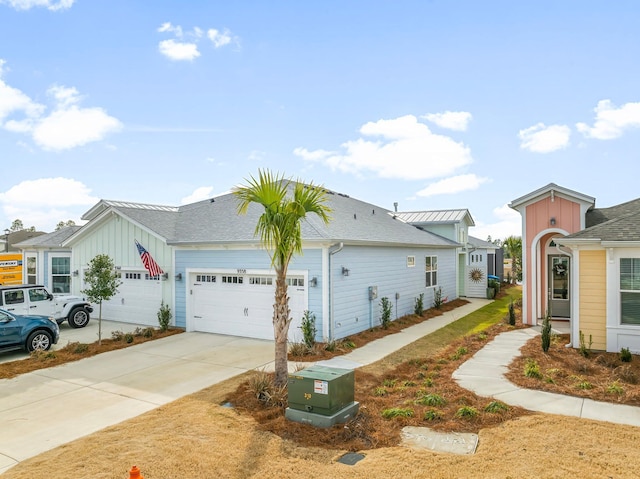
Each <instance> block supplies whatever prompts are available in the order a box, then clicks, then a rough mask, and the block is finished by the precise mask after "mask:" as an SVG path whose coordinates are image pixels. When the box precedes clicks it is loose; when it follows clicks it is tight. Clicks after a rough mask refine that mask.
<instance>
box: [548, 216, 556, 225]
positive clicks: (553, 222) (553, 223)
mask: <svg viewBox="0 0 640 479" xmlns="http://www.w3.org/2000/svg"><path fill="white" fill-rule="evenodd" d="M549 223H551V226H555V225H556V219H555V217H553V216H552V217H551V219H550V220H549Z"/></svg>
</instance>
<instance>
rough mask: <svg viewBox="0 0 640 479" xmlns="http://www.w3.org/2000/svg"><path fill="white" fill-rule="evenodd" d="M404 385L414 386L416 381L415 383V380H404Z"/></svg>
mask: <svg viewBox="0 0 640 479" xmlns="http://www.w3.org/2000/svg"><path fill="white" fill-rule="evenodd" d="M402 385H403V386H404V387H405V388H412V387H414V386H415V385H416V383H415V382H414V381H404V382H403V383H402Z"/></svg>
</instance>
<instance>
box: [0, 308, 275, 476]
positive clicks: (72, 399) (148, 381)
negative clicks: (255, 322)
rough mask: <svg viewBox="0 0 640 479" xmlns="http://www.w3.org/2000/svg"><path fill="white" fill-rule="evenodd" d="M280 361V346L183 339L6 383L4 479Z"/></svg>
mask: <svg viewBox="0 0 640 479" xmlns="http://www.w3.org/2000/svg"><path fill="white" fill-rule="evenodd" d="M104 326H105V324H104V323H103V327H104ZM126 326H127V329H124V330H125V331H130V330H132V329H134V328H135V325H130V324H127V325H126ZM67 327H68V326H67ZM87 328H89V326H87ZM87 328H83V329H82V330H72V331H66V332H68V333H69V334H68V336H67V337H65V335H63V336H62V339H61V342H62V343H63V344H66V342H67V341H72V340H76V339H71V337H72V336H73V338H75V337H76V336H74V335H75V334H76V333H77V334H79V335H80V334H82V333H85V334H86V335H87V337H89V338H90V337H91V335H92V334H93V333H92V332H91V330H88V329H87ZM96 331H97V321H96ZM63 333H64V331H63ZM103 333H104V330H103ZM109 335H110V333H109ZM107 337H108V336H107ZM93 340H95V338H94V339H93ZM89 341H90V339H88V340H87V342H89ZM273 357H274V344H273V341H264V340H257V339H247V338H240V337H235V336H222V335H215V334H208V333H182V334H176V335H173V336H169V337H166V338H162V339H157V340H154V341H149V342H146V343H143V344H140V345H136V346H132V347H129V348H125V349H121V350H118V351H111V352H108V353H103V354H99V355H97V356H94V357H91V358H88V359H83V360H82V361H77V362H74V363H68V364H65V365H62V366H58V367H54V368H48V369H41V370H39V371H34V372H32V373H28V374H23V375H21V376H18V377H16V378H13V379H4V380H0V424H2V434H0V474H1V473H2V472H4V471H6V470H7V469H9V468H10V467H12V466H14V465H15V464H17V463H18V462H20V461H23V460H25V459H27V458H29V457H33V456H36V455H38V454H40V453H42V452H44V451H47V450H49V449H52V448H54V447H57V446H59V445H62V444H64V443H67V442H69V441H72V440H74V439H77V438H79V437H82V436H85V435H87V434H91V433H93V432H95V431H98V430H100V429H103V428H105V427H107V426H110V425H112V424H116V423H119V422H121V421H124V420H126V419H130V418H132V417H135V416H138V415H140V414H142V413H144V412H147V411H149V410H151V409H154V408H156V407H158V406H161V405H163V404H166V403H169V402H171V401H174V400H175V399H178V398H180V397H182V396H185V395H187V394H191V393H194V392H196V391H199V390H201V389H203V388H205V387H208V386H211V385H212V384H215V383H218V382H220V381H224V380H225V379H228V378H230V377H233V376H236V375H238V374H241V373H243V372H245V371H249V370H252V369H256V368H258V369H259V368H264V367H269V366H271V364H272V362H273Z"/></svg>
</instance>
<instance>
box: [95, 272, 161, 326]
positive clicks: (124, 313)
mask: <svg viewBox="0 0 640 479" xmlns="http://www.w3.org/2000/svg"><path fill="white" fill-rule="evenodd" d="M120 280H121V281H122V284H121V285H120V286H118V293H117V294H116V295H115V296H114V297H113V298H111V299H110V300H109V301H104V302H103V303H102V318H103V319H110V320H112V321H122V322H125V323H138V324H146V325H149V326H158V309H160V303H161V301H162V282H161V281H160V279H159V278H158V277H157V276H155V277H150V276H149V274H147V273H143V272H140V271H122V276H121V278H120ZM97 315H98V310H97V308H96V310H95V311H94V313H93V317H97Z"/></svg>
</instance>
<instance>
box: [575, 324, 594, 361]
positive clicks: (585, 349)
mask: <svg viewBox="0 0 640 479" xmlns="http://www.w3.org/2000/svg"><path fill="white" fill-rule="evenodd" d="M592 344H593V335H591V334H590V335H589V346H587V345H586V343H585V341H584V334H583V332H582V331H580V346H579V349H578V352H579V353H580V354H581V355H582V356H584V357H585V358H588V357H589V356H590V355H591V345H592Z"/></svg>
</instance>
